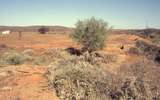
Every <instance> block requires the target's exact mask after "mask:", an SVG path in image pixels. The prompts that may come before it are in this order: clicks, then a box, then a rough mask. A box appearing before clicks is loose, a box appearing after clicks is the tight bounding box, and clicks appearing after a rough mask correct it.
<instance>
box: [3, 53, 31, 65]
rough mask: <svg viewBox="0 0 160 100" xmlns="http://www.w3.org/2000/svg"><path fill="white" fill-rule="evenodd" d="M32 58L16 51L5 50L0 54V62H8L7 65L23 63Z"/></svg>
mask: <svg viewBox="0 0 160 100" xmlns="http://www.w3.org/2000/svg"><path fill="white" fill-rule="evenodd" d="M31 59H32V58H31V57H30V56H28V55H23V54H22V53H17V52H5V53H4V54H3V55H2V56H1V62H2V63H3V64H9V65H19V64H23V63H24V62H26V61H29V60H31Z"/></svg>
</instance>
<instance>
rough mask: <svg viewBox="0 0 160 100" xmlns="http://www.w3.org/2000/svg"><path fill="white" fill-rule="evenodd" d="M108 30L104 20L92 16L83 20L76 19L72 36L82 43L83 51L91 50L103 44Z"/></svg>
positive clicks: (100, 47) (101, 46)
mask: <svg viewBox="0 0 160 100" xmlns="http://www.w3.org/2000/svg"><path fill="white" fill-rule="evenodd" d="M108 30H109V27H108V24H107V23H106V22H104V21H103V20H101V19H100V20H97V19H95V18H94V17H92V18H90V19H87V20H84V21H78V22H77V23H76V29H75V31H74V33H73V34H72V37H73V39H75V40H76V41H77V42H78V43H80V44H82V45H83V50H84V51H89V52H92V51H95V50H98V49H102V48H103V47H104V46H105V40H106V36H107V35H108Z"/></svg>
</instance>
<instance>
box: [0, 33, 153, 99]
mask: <svg viewBox="0 0 160 100" xmlns="http://www.w3.org/2000/svg"><path fill="white" fill-rule="evenodd" d="M137 40H142V41H145V42H147V43H151V41H150V40H149V39H145V38H142V37H140V36H138V35H133V34H128V33H127V32H126V31H114V32H112V33H111V34H110V35H109V36H108V39H107V41H106V47H105V48H104V49H103V50H102V51H100V52H103V53H106V54H110V55H116V57H117V61H116V62H111V63H109V65H110V66H109V67H106V71H109V72H110V73H112V74H115V75H116V74H118V73H120V70H121V67H122V65H123V64H124V63H135V62H137V61H139V60H140V59H144V60H146V61H147V60H148V59H147V58H145V57H143V56H141V55H136V54H130V53H128V51H129V49H130V48H131V47H135V44H136V41H137ZM0 45H1V47H0V53H1V54H2V53H4V52H6V51H7V50H10V49H14V50H16V51H18V52H23V51H24V50H27V49H29V50H33V51H34V52H35V55H41V54H42V53H43V52H44V51H46V50H49V49H66V48H69V47H74V48H80V47H81V46H80V45H78V44H76V43H75V42H73V40H72V39H71V38H70V37H69V35H67V34H37V33H23V34H22V37H21V38H19V37H18V33H16V32H13V33H12V34H10V35H6V36H0ZM2 45H5V46H2ZM47 68H48V67H47V65H43V64H42V65H34V64H29V63H24V64H21V65H6V66H1V67H0V100H58V97H57V96H56V93H55V92H54V91H55V90H54V88H52V87H50V86H49V82H48V80H47V79H46V77H45V76H44V73H45V72H46V70H47Z"/></svg>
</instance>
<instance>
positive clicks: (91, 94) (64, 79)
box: [46, 59, 111, 100]
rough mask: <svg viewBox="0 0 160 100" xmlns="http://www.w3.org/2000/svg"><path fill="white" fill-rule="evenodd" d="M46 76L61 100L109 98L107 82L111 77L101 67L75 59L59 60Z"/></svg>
mask: <svg viewBox="0 0 160 100" xmlns="http://www.w3.org/2000/svg"><path fill="white" fill-rule="evenodd" d="M46 75H47V77H48V79H49V81H50V83H51V85H52V86H53V87H54V88H55V90H56V92H57V96H58V97H59V98H60V99H62V100H66V99H69V100H72V99H73V100H82V99H83V100H90V99H91V98H93V99H95V98H99V99H102V98H109V97H108V95H106V94H107V93H108V92H109V90H108V87H107V86H109V83H108V82H107V80H108V79H111V77H110V74H108V75H107V74H106V72H105V71H104V69H103V67H102V66H93V65H91V64H89V63H88V62H85V61H79V60H76V59H70V60H61V61H59V62H58V63H57V64H54V65H52V66H51V67H50V68H49V70H48V72H47V74H46Z"/></svg>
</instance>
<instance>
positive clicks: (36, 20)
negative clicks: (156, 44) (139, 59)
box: [0, 0, 160, 29]
mask: <svg viewBox="0 0 160 100" xmlns="http://www.w3.org/2000/svg"><path fill="white" fill-rule="evenodd" d="M92 16H94V17H96V18H101V19H103V20H105V21H107V22H108V23H109V25H111V26H113V27H114V28H123V29H129V28H130V29H134V28H145V26H146V23H148V26H149V27H154V28H160V0H0V25H9V26H12V25H14V26H15V25H18V26H28V25H63V26H71V27H73V26H74V24H75V23H76V21H77V20H78V19H82V20H83V19H85V18H90V17H92Z"/></svg>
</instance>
